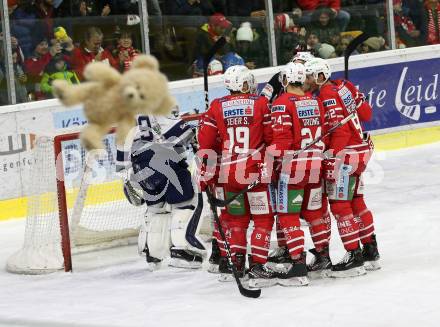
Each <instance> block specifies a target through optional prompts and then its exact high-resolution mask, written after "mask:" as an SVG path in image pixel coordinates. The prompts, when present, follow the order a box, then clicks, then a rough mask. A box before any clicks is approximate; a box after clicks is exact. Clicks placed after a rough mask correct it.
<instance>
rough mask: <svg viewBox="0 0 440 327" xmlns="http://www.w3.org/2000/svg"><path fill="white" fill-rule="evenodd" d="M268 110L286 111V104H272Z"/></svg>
mask: <svg viewBox="0 0 440 327" xmlns="http://www.w3.org/2000/svg"><path fill="white" fill-rule="evenodd" d="M270 112H286V106H285V105H282V104H278V105H274V106H272V108H271V109H270Z"/></svg>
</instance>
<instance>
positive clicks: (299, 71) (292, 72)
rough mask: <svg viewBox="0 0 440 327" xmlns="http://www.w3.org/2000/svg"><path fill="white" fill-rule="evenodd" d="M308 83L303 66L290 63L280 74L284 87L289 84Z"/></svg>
mask: <svg viewBox="0 0 440 327" xmlns="http://www.w3.org/2000/svg"><path fill="white" fill-rule="evenodd" d="M305 81H306V69H305V67H304V65H303V64H300V63H296V62H295V63H294V62H289V63H288V64H287V65H286V66H284V68H283V69H282V70H281V72H280V82H281V84H282V85H283V87H287V85H289V84H297V83H299V84H301V85H302V84H304V82H305Z"/></svg>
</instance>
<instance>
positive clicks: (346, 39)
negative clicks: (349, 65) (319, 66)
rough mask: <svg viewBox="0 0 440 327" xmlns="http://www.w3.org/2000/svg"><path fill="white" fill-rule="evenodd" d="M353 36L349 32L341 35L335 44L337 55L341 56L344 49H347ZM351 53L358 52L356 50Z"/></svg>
mask: <svg viewBox="0 0 440 327" xmlns="http://www.w3.org/2000/svg"><path fill="white" fill-rule="evenodd" d="M353 39H354V37H353V36H352V35H350V34H346V35H343V36H341V40H340V41H339V44H338V45H337V46H336V55H337V56H338V57H340V56H343V55H344V52H345V49H347V46H348V45H349V44H350V42H351V41H353ZM353 54H359V52H358V51H357V50H354V51H353Z"/></svg>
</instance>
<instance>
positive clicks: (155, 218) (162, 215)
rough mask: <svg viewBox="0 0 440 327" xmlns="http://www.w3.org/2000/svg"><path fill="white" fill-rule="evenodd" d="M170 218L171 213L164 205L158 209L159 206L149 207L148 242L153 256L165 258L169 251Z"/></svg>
mask: <svg viewBox="0 0 440 327" xmlns="http://www.w3.org/2000/svg"><path fill="white" fill-rule="evenodd" d="M170 219H171V215H170V213H169V212H167V211H165V209H164V207H162V208H160V210H158V208H157V207H154V206H150V207H148V209H147V213H146V223H145V232H146V239H147V241H146V244H147V246H148V249H149V251H150V255H151V256H152V257H155V258H158V259H163V258H164V257H165V256H167V254H168V252H169V249H170V247H171V238H170V233H169V230H170Z"/></svg>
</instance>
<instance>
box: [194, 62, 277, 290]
mask: <svg viewBox="0 0 440 327" xmlns="http://www.w3.org/2000/svg"><path fill="white" fill-rule="evenodd" d="M224 83H225V86H226V88H227V89H228V90H229V91H230V92H231V94H230V95H227V96H224V97H222V98H218V99H215V100H214V101H213V102H212V103H211V106H210V108H209V110H208V111H207V112H206V113H205V114H204V115H203V117H202V119H201V126H200V130H199V134H198V140H199V145H200V149H199V152H198V155H199V158H200V159H201V161H202V162H206V161H207V160H208V161H212V162H217V160H216V158H217V151H218V148H219V145H220V147H221V156H222V158H221V161H220V167H219V172H218V178H217V179H216V180H215V181H212V180H208V181H205V182H203V183H201V186H202V190H203V188H204V187H206V183H207V184H210V183H216V186H217V195H218V196H219V193H220V197H222V196H223V198H226V199H228V198H231V197H232V196H233V195H234V194H236V193H238V192H239V191H241V190H242V189H243V188H245V187H246V186H247V185H249V184H250V183H252V182H253V181H255V180H256V179H257V178H259V176H260V174H262V172H261V170H262V167H261V166H262V163H263V160H264V155H265V148H266V145H268V144H270V142H271V141H272V129H271V121H270V111H269V108H268V101H267V99H266V98H265V97H262V96H258V95H255V94H252V93H250V92H251V90H252V89H253V90H254V89H255V87H254V77H253V75H252V73H251V72H250V70H249V69H248V68H247V67H246V66H242V65H237V66H231V67H230V68H228V69H227V70H226V72H225V74H224ZM219 141H220V144H219ZM216 150H217V151H216ZM208 153H210V155H208ZM202 167H203V165H202ZM204 169H205V168H202V169H201V172H200V174H203V170H204ZM204 184H205V186H204ZM221 193H223V194H221ZM251 219H253V221H254V230H253V232H252V235H251V249H252V254H251V259H250V270H249V278H250V280H249V285H250V287H257V288H259V287H267V286H270V284H268V283H266V282H267V281H268V280H270V278H267V277H268V276H269V277H270V276H271V275H272V274H273V272H270V271H268V270H266V268H265V266H264V264H265V263H266V261H267V255H268V252H269V246H270V234H271V230H272V226H273V222H274V217H273V213H272V206H271V201H270V196H269V188H268V184H267V183H265V182H263V183H260V184H258V185H257V186H255V187H254V188H253V189H252V190H251V191H249V192H247V193H246V194H245V195H243V196H239V197H238V198H237V199H236V200H234V201H233V202H232V203H231V204H230V205H228V206H227V207H226V208H223V209H222V211H221V215H220V221H221V225H222V228H223V230H224V232H225V234H226V236H227V238H228V241H229V244H230V247H231V251H232V261H233V262H234V264H235V265H236V267H237V270H238V271H239V272H240V273H241V275H243V276H244V270H245V261H246V247H247V239H246V234H247V229H248V226H249V222H250V220H251ZM219 247H220V254H221V260H220V264H219V271H220V273H221V275H220V279H219V280H220V281H227V280H232V275H231V271H230V269H229V267H228V266H227V258H226V252H225V247H224V242H223V241H222V240H221V239H219Z"/></svg>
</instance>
